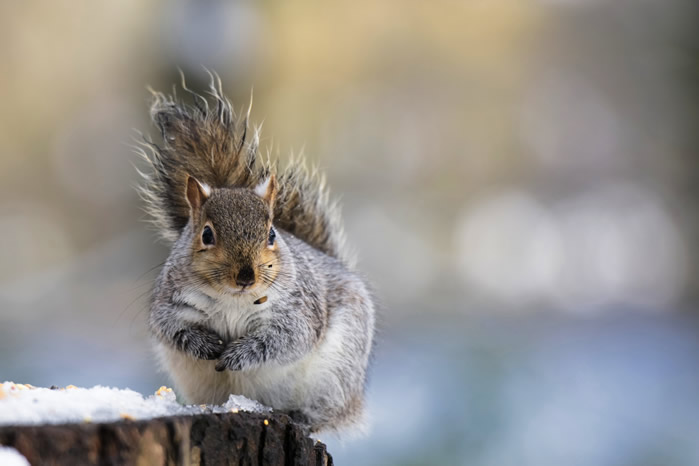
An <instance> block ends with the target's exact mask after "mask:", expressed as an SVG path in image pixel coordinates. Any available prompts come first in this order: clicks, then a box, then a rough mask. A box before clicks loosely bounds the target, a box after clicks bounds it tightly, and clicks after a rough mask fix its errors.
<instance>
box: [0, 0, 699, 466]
mask: <svg viewBox="0 0 699 466" xmlns="http://www.w3.org/2000/svg"><path fill="white" fill-rule="evenodd" d="M697 10H699V5H697V4H696V2H695V1H693V0H529V1H521V0H511V1H507V0H461V1H457V0H435V1H430V2H424V1H417V0H406V1H383V2H372V1H361V0H360V1H357V0H355V1H344V0H343V1H335V2H312V1H298V2H272V1H263V2H254V1H230V2H229V1H214V0H207V1H199V2H187V1H184V0H174V1H165V0H162V1H141V0H122V1H118V2H117V1H112V2H91V1H87V0H81V1H70V2H69V1H64V0H59V1H57V0H51V1H49V0H43V1H34V2H9V1H4V2H2V4H0V63H1V64H2V65H1V70H2V71H1V72H0V102H2V105H0V239H1V241H0V380H13V381H15V382H23V383H32V384H34V385H45V386H48V385H52V384H56V385H67V384H75V385H83V386H92V385H95V384H102V385H112V386H118V387H130V388H133V389H135V390H138V391H141V392H143V393H152V392H153V391H154V390H155V389H157V387H158V386H160V385H162V384H167V383H169V382H168V380H167V377H166V375H165V374H163V373H160V372H158V371H157V370H156V365H155V362H154V359H153V357H152V353H151V351H150V347H149V340H148V335H147V332H146V329H145V319H144V318H145V315H146V300H147V294H148V291H149V288H150V286H151V284H152V280H153V279H154V278H155V276H156V274H157V265H158V264H159V263H160V262H162V260H163V259H164V258H165V257H166V255H167V250H166V248H165V247H164V246H163V245H161V244H158V243H157V242H156V236H155V234H154V233H153V232H151V231H148V229H147V226H146V224H145V223H144V222H142V220H143V213H142V211H141V202H140V201H139V199H138V197H137V195H136V193H135V191H134V189H133V187H134V186H135V185H136V184H137V183H138V179H137V176H136V172H135V170H134V168H133V167H132V164H133V163H138V162H137V157H136V156H135V155H134V154H133V153H132V151H131V149H130V147H129V146H130V145H131V144H132V137H133V136H134V134H135V133H134V131H133V129H134V128H136V129H139V130H143V131H146V132H148V131H150V132H153V128H152V127H151V126H150V124H149V122H148V119H147V114H148V100H149V93H148V92H147V90H146V86H147V85H151V86H153V87H154V88H156V89H162V90H168V89H170V88H171V87H172V85H173V84H175V83H178V82H179V75H178V72H177V68H178V67H180V68H181V69H182V70H183V71H184V72H185V74H186V75H187V77H188V82H189V84H190V86H191V87H193V88H196V89H203V86H205V85H206V80H207V76H206V73H205V72H204V71H203V68H202V65H204V66H207V67H209V68H211V69H214V70H216V71H218V73H219V74H220V75H221V76H222V78H223V82H224V88H225V89H226V90H227V93H228V94H229V96H230V97H231V99H232V100H233V101H234V102H236V105H237V106H238V107H239V108H242V107H243V106H246V105H247V103H248V101H249V98H250V92H251V90H252V89H254V102H255V103H254V107H253V111H252V119H253V120H254V121H256V122H258V123H261V122H264V130H263V141H262V146H263V147H265V148H270V149H271V150H272V151H273V153H275V154H277V153H278V154H279V156H280V157H281V158H286V157H288V156H289V155H290V154H291V153H292V152H294V153H299V152H301V151H303V152H304V153H305V154H306V155H307V157H308V158H309V159H310V160H312V161H313V162H314V163H317V164H318V165H319V166H320V167H321V168H322V169H323V170H325V171H326V172H327V174H328V177H329V180H330V184H331V186H332V188H333V192H334V194H335V195H337V196H339V197H341V199H342V201H343V204H344V212H345V219H346V225H347V231H348V236H349V239H350V242H351V244H352V245H353V246H354V247H355V248H356V250H357V251H358V253H359V258H360V268H361V270H363V271H364V272H365V273H366V275H367V276H368V277H369V278H370V280H371V281H372V283H373V284H374V286H375V289H376V291H377V295H378V296H379V297H380V299H381V302H382V309H381V315H380V331H379V335H378V338H377V345H376V352H375V363H374V366H373V370H372V376H371V380H370V384H369V389H368V394H369V403H368V404H369V408H370V411H371V414H372V417H373V422H372V431H371V434H370V435H369V436H368V437H364V438H358V439H346V440H344V441H339V440H336V439H333V438H323V440H325V441H327V442H328V443H329V444H330V450H331V452H332V453H333V454H334V456H335V458H336V460H337V463H338V464H340V465H343V464H361V465H389V464H402V465H435V464H464V465H484V466H485V465H487V466H499V465H508V464H518V465H532V466H534V465H536V466H547V465H551V466H555V465H561V464H567V465H595V466H606V465H610V466H611V465H614V466H617V465H618V466H624V465H629V466H631V465H633V466H639V465H640V466H642V465H664V466H670V465H695V464H699V442H698V441H697V439H698V438H699V314H698V312H697V301H698V298H699V287H698V286H697V285H698V283H697V279H696V275H697V264H698V263H699V262H698V261H697V259H698V258H699V234H698V233H699V230H698V228H699V223H698V222H699V218H698V216H697V208H696V204H697V201H698V200H699V190H698V189H697V187H698V186H699V180H698V179H697V174H698V173H697V168H698V167H697V166H698V163H699V160H697V149H698V148H699V111H698V108H699V107H698V106H697V104H698V103H699V102H698V99H697V96H698V95H699V27H698V26H699V25H698V22H697V18H699V14H698V13H699V11H697ZM154 267H155V269H154Z"/></svg>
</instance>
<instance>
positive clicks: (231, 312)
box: [180, 293, 272, 340]
mask: <svg viewBox="0 0 699 466" xmlns="http://www.w3.org/2000/svg"><path fill="white" fill-rule="evenodd" d="M180 299H182V300H183V301H185V302H186V303H187V304H189V305H190V306H192V307H194V308H196V309H198V310H200V311H202V313H203V314H204V315H206V318H205V319H206V321H205V322H204V323H205V324H206V325H207V326H209V327H210V328H211V329H212V330H214V331H215V332H216V333H218V334H219V335H221V336H222V337H224V338H226V339H227V340H233V339H236V338H239V337H241V336H243V335H245V334H247V333H248V332H249V331H250V327H251V322H252V321H253V320H255V321H256V322H259V321H260V320H261V319H262V320H264V319H265V318H266V315H267V314H269V312H270V307H271V301H272V300H271V299H269V298H268V299H267V300H265V301H264V302H263V303H257V304H256V303H255V301H253V299H252V297H250V296H245V295H244V296H221V297H218V298H217V299H213V298H211V297H209V296H206V295H202V294H199V293H186V294H183V295H181V296H180Z"/></svg>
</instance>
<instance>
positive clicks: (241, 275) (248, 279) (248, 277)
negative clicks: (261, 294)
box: [235, 266, 255, 288]
mask: <svg viewBox="0 0 699 466" xmlns="http://www.w3.org/2000/svg"><path fill="white" fill-rule="evenodd" d="M235 283H236V285H238V286H240V287H243V288H245V287H246V286H251V285H253V284H254V283H255V271H254V270H253V269H252V267H250V266H245V267H242V268H241V269H240V270H239V271H238V275H236V277H235Z"/></svg>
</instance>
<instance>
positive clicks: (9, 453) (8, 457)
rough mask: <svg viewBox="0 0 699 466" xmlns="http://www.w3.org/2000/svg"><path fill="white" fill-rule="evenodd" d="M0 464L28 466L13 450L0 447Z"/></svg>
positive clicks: (27, 462) (20, 455)
mask: <svg viewBox="0 0 699 466" xmlns="http://www.w3.org/2000/svg"><path fill="white" fill-rule="evenodd" d="M0 464H2V465H3V466H29V461H27V458H25V457H24V456H22V454H21V453H20V452H18V451H17V450H15V449H14V448H10V447H3V446H0Z"/></svg>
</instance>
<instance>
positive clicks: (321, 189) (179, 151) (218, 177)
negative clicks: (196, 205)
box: [137, 78, 353, 265]
mask: <svg viewBox="0 0 699 466" xmlns="http://www.w3.org/2000/svg"><path fill="white" fill-rule="evenodd" d="M183 88H184V89H185V91H187V92H189V93H190V94H191V95H192V96H193V99H194V101H193V104H191V105H188V104H185V103H183V102H182V101H181V100H178V99H177V98H176V97H174V96H172V97H171V96H166V95H164V94H161V93H159V92H153V96H154V99H155V100H154V103H153V106H152V108H151V118H152V120H153V122H154V123H155V124H156V125H157V126H158V128H159V130H160V133H161V135H162V143H156V142H154V141H151V140H149V139H147V138H145V137H144V138H143V141H141V142H140V147H139V148H137V150H138V151H139V153H140V154H141V155H142V156H143V157H144V159H145V160H146V161H147V163H148V166H149V170H147V172H145V173H141V175H142V176H143V178H144V179H145V183H144V185H143V186H142V187H141V188H140V193H141V196H142V197H143V199H144V200H145V202H146V211H147V212H148V213H149V214H150V217H151V219H152V221H153V223H154V224H155V225H156V226H157V228H158V230H159V231H160V233H161V235H162V236H163V237H164V238H165V239H166V240H168V241H170V242H174V241H175V240H176V239H177V237H178V236H179V234H180V233H181V232H182V229H183V228H184V227H185V226H186V225H187V221H188V219H189V211H190V206H189V205H188V202H187V200H186V196H184V195H183V194H182V193H184V191H185V186H186V183H187V179H188V177H189V176H192V177H194V178H196V179H197V180H199V181H200V182H202V183H205V184H206V185H208V186H210V187H211V188H214V189H215V188H249V189H252V188H254V187H255V186H257V185H258V184H259V183H261V182H262V181H264V180H265V179H267V177H268V176H269V175H270V174H271V173H272V172H275V171H276V172H277V178H276V180H275V182H276V184H277V185H278V188H277V190H276V196H275V197H276V202H275V203H274V222H275V225H277V226H278V227H279V228H282V229H284V230H286V231H288V232H290V233H292V234H293V235H294V236H296V237H297V238H300V239H302V240H303V241H305V242H306V243H308V244H310V245H311V246H313V247H315V248H317V249H319V250H320V251H322V252H324V253H326V254H328V255H331V256H333V257H336V258H338V259H340V260H341V261H343V262H344V263H345V264H347V265H352V262H353V260H352V258H351V257H350V254H349V253H348V251H347V250H346V249H345V240H344V233H343V229H342V225H341V222H340V213H339V207H338V206H337V204H336V203H335V202H332V201H330V199H329V196H328V192H327V190H326V188H325V180H324V179H323V177H322V176H321V175H319V174H318V173H317V172H316V171H315V170H311V171H309V170H308V169H306V167H305V164H304V162H303V161H302V160H295V161H292V162H291V163H289V164H288V165H287V166H286V167H284V168H283V169H280V170H279V169H278V166H277V165H276V164H275V165H274V166H273V165H272V163H271V162H270V161H269V159H268V158H267V159H265V160H260V159H261V158H260V157H259V156H258V155H259V154H258V145H259V131H258V130H255V131H251V129H250V128H249V126H248V115H249V110H248V114H245V115H243V116H242V117H239V116H237V115H236V114H235V112H234V110H233V108H232V106H231V104H230V102H229V101H228V99H226V98H225V97H224V96H223V93H222V91H221V85H220V81H216V80H214V79H213V78H212V81H211V85H210V88H209V92H208V93H209V95H210V96H211V99H209V100H207V99H205V98H204V97H202V96H201V95H199V94H196V93H193V92H191V91H189V89H187V87H186V86H185V85H184V82H183Z"/></svg>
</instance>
